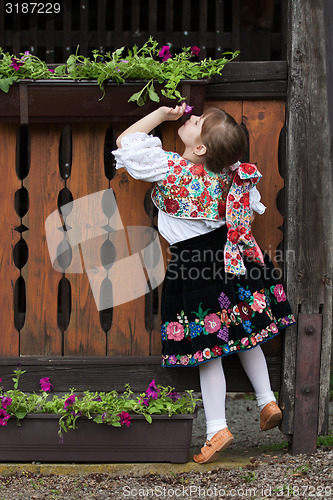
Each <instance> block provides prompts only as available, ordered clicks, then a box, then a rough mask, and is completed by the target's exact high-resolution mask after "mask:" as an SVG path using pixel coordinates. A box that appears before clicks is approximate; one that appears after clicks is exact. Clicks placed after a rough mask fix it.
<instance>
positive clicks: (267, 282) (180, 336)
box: [161, 226, 295, 367]
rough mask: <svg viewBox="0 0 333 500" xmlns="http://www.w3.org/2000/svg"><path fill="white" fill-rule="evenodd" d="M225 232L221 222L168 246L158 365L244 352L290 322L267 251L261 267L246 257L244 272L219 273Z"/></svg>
mask: <svg viewBox="0 0 333 500" xmlns="http://www.w3.org/2000/svg"><path fill="white" fill-rule="evenodd" d="M225 237H226V228H225V227H224V226H223V227H222V228H219V229H217V230H215V231H212V232H211V233H208V234H205V235H202V236H198V237H195V238H191V239H190V240H187V241H184V242H181V243H180V244H176V245H173V246H171V247H170V251H171V254H172V259H171V260H170V263H169V266H168V269H167V273H166V277H165V281H164V285H163V293H162V311H161V314H162V328H161V331H162V366H165V367H166V366H167V367H173V366H183V367H185V366H197V365H199V364H201V363H203V362H206V361H208V360H210V359H213V358H217V357H221V356H227V355H230V354H233V353H235V352H244V351H246V350H248V349H251V348H253V347H255V346H257V345H259V344H261V343H263V342H266V341H267V340H269V339H271V338H273V337H275V336H276V335H277V334H278V333H279V330H281V329H283V328H285V327H287V326H289V325H292V324H293V323H295V318H294V316H293V314H292V311H291V309H290V305H289V302H288V300H287V298H286V295H285V292H284V289H283V286H282V284H281V283H280V282H279V281H278V280H277V279H276V278H275V277H274V274H275V271H276V270H275V268H274V266H273V264H272V262H271V260H270V259H269V257H268V256H267V255H265V266H261V265H260V264H258V263H254V262H253V261H250V260H246V261H245V262H246V269H247V273H246V275H241V276H235V275H226V274H224V269H223V266H224V263H223V261H222V260H221V255H222V253H221V252H219V249H220V248H222V249H223V244H224V241H225ZM209 250H210V251H211V252H210V253H209ZM207 255H209V259H207ZM204 256H205V258H204ZM216 266H217V267H216ZM191 269H192V270H193V269H195V270H196V272H195V273H194V272H192V274H191V273H190V270H191Z"/></svg>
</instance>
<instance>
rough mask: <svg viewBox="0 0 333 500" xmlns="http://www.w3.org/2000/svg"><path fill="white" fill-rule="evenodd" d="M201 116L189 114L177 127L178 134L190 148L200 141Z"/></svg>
mask: <svg viewBox="0 0 333 500" xmlns="http://www.w3.org/2000/svg"><path fill="white" fill-rule="evenodd" d="M202 123H203V119H202V116H195V115H191V116H190V118H189V119H188V120H187V121H186V122H185V123H184V125H183V126H182V127H180V128H179V129H178V135H179V137H180V138H181V140H182V141H183V143H184V145H185V146H186V147H189V148H192V147H195V146H197V145H198V143H199V142H200V139H199V138H200V134H201V127H202Z"/></svg>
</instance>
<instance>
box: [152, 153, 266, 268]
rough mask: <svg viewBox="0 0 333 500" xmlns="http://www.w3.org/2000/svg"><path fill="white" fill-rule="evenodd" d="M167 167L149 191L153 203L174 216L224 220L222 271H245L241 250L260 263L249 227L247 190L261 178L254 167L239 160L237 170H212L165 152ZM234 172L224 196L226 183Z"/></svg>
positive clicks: (259, 252) (260, 258)
mask: <svg viewBox="0 0 333 500" xmlns="http://www.w3.org/2000/svg"><path fill="white" fill-rule="evenodd" d="M167 156H168V166H169V171H168V173H167V175H166V177H165V179H164V180H163V181H162V182H161V183H159V184H157V185H156V186H155V187H154V189H153V192H152V200H153V202H154V204H155V206H156V207H157V208H158V209H160V210H162V212H165V213H167V214H168V215H171V216H173V217H180V218H187V219H208V220H221V219H222V220H225V221H226V224H227V228H228V235H227V241H226V244H225V248H224V259H225V272H227V273H232V274H245V272H246V270H245V266H244V263H243V260H242V257H241V253H240V249H241V250H242V252H243V254H244V255H246V256H248V257H251V258H253V259H254V260H256V261H258V262H260V263H263V256H262V252H261V250H260V248H259V246H258V244H257V242H256V241H255V239H254V237H253V235H252V231H251V216H252V211H251V209H250V201H249V197H250V195H249V190H250V188H251V187H252V186H254V185H255V184H257V182H258V181H259V179H260V178H261V174H260V172H259V171H258V170H257V167H256V166H255V165H253V164H251V163H242V164H241V165H240V166H239V167H238V169H237V173H236V174H235V175H234V172H232V171H228V172H223V173H220V174H214V173H212V172H209V171H208V170H206V168H205V167H204V165H203V164H194V163H192V162H190V161H188V160H185V159H184V158H183V157H181V156H180V155H179V154H177V153H172V152H168V153H167ZM233 176H234V179H233V182H232V184H231V187H230V189H229V192H228V194H227V196H226V192H227V189H226V187H227V185H228V183H229V182H230V181H231V179H232V177H233Z"/></svg>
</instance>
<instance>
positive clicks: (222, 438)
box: [193, 428, 234, 464]
mask: <svg viewBox="0 0 333 500" xmlns="http://www.w3.org/2000/svg"><path fill="white" fill-rule="evenodd" d="M233 440H234V437H233V435H232V434H231V432H230V431H229V430H228V429H227V428H225V429H222V430H221V431H219V432H217V433H216V434H214V436H213V437H212V439H210V440H209V441H208V440H207V441H206V444H205V446H203V447H202V448H201V450H200V453H199V455H193V460H194V461H195V462H197V463H198V464H207V463H209V462H214V461H215V460H216V459H217V457H218V456H219V454H220V452H221V451H222V450H225V449H226V448H228V446H230V445H231V443H232V442H233Z"/></svg>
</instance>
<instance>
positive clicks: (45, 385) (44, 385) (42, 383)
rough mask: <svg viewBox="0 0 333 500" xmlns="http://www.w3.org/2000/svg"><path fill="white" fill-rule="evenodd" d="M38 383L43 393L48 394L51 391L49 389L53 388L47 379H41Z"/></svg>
mask: <svg viewBox="0 0 333 500" xmlns="http://www.w3.org/2000/svg"><path fill="white" fill-rule="evenodd" d="M39 383H40V386H41V388H42V391H43V392H49V391H50V390H51V387H53V385H52V384H51V382H50V379H49V377H45V378H41V379H40V381H39Z"/></svg>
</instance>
